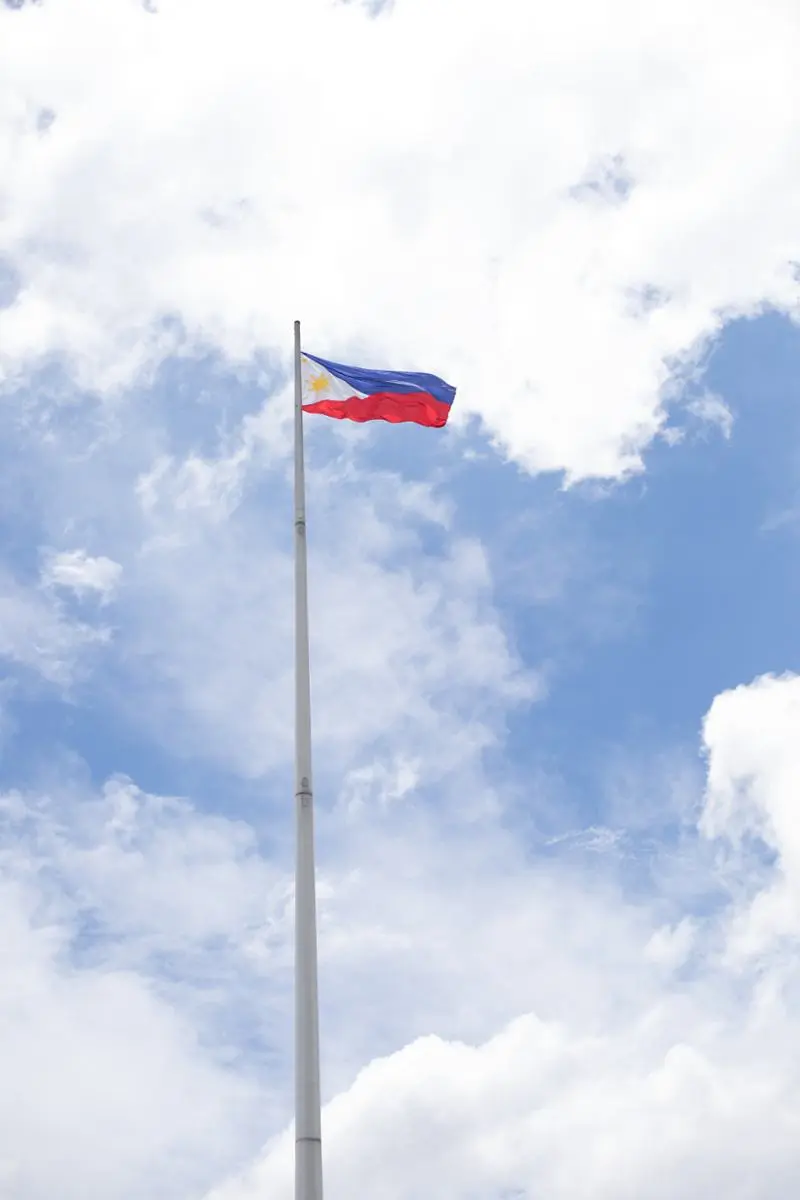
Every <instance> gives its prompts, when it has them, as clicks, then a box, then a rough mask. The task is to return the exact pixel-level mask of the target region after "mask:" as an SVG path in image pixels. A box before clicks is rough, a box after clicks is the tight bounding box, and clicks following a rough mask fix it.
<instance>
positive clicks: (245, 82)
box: [0, 0, 800, 477]
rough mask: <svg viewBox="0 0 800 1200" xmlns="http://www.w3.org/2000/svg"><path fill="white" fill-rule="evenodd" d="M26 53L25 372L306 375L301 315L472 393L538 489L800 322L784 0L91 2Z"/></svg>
mask: <svg viewBox="0 0 800 1200" xmlns="http://www.w3.org/2000/svg"><path fill="white" fill-rule="evenodd" d="M509 31H513V36H509ZM3 33H4V36H3V42H2V47H0V65H1V68H2V70H1V73H2V77H3V80H4V85H3V92H2V95H0V167H1V168H2V177H3V179H4V201H3V205H4V207H3V211H4V214H5V216H4V222H3V226H2V232H1V233H0V254H2V255H3V256H4V259H5V261H6V262H7V264H8V270H9V271H10V272H12V273H13V274H14V277H15V278H17V279H18V280H19V293H18V295H17V298H16V300H15V302H14V303H13V304H12V305H11V306H10V307H7V308H6V309H4V310H3V312H2V314H0V329H1V330H2V345H3V358H2V364H3V370H4V372H5V375H6V377H7V379H9V380H14V379H16V378H18V376H19V372H21V371H22V372H24V371H26V370H28V369H29V368H30V367H31V365H32V364H33V363H34V362H37V361H40V360H41V359H42V357H43V356H47V355H48V354H52V353H63V354H65V355H67V356H68V358H69V360H70V362H71V363H72V365H73V369H74V371H75V372H76V374H77V376H78V378H79V379H80V380H81V381H82V382H83V383H84V384H86V385H87V386H92V387H98V388H112V389H113V388H114V387H116V386H117V385H124V384H125V383H127V382H129V381H130V380H131V378H132V377H133V376H134V375H135V374H136V372H137V371H139V370H142V369H145V368H149V366H150V365H151V364H152V363H153V362H155V361H157V360H159V359H160V358H162V357H163V356H164V354H166V353H169V352H170V351H171V350H173V349H175V348H176V347H179V348H181V349H185V348H186V347H187V346H194V345H198V344H201V345H208V344H211V345H213V346H218V347H220V348H221V349H222V350H223V351H224V352H225V353H227V354H228V355H230V356H231V357H233V358H238V357H248V356H251V355H252V354H254V353H260V354H266V355H267V357H268V358H270V359H271V360H272V361H280V362H282V363H284V364H286V357H287V353H288V349H289V335H290V322H291V319H292V317H293V316H295V315H300V316H301V317H303V318H304V321H305V328H306V337H307V339H308V340H309V342H310V343H313V345H314V346H315V347H317V348H318V349H320V348H321V349H326V350H328V351H329V352H330V353H331V354H334V355H336V356H339V357H345V358H347V357H350V358H353V359H358V358H364V359H369V360H370V361H385V362H387V363H392V364H396V365H398V366H402V365H404V364H409V365H413V364H417V365H421V366H423V367H425V368H427V369H433V370H439V371H441V372H442V373H444V374H446V375H449V376H451V377H452V379H453V380H454V381H455V382H456V383H458V384H459V385H460V386H461V394H460V398H459V402H458V410H457V411H458V412H459V413H460V414H461V416H462V417H464V416H466V415H467V414H468V413H471V412H473V413H478V414H480V415H481V416H482V417H483V419H484V421H485V422H486V426H487V429H488V430H489V432H490V434H491V435H492V436H493V437H494V438H496V439H497V441H498V443H499V444H500V445H501V446H502V447H503V448H504V449H505V450H506V451H507V452H508V453H509V454H510V455H512V456H513V457H514V458H516V459H517V460H518V461H519V462H521V463H524V464H525V465H526V466H528V467H531V468H538V469H553V468H563V469H565V470H566V471H567V472H568V473H569V474H570V475H571V476H573V477H580V476H585V475H592V474H601V475H602V474H605V475H618V474H620V473H621V472H624V471H625V470H628V469H632V468H635V467H636V466H637V464H638V462H639V455H640V452H641V450H642V448H643V447H645V446H646V445H647V444H648V442H649V441H650V439H651V438H652V437H653V435H654V433H655V432H656V431H657V429H658V428H659V426H660V424H661V422H662V419H663V418H662V414H661V410H660V397H661V396H662V394H663V395H665V396H667V397H669V396H670V395H671V394H672V393H673V391H674V382H675V379H676V377H677V379H678V380H680V377H681V375H682V373H683V371H684V370H685V366H686V364H687V363H691V362H692V361H693V359H694V358H695V356H696V355H697V352H698V348H699V347H701V346H702V345H703V343H704V342H705V341H706V340H707V339H708V338H709V337H712V336H713V335H714V334H715V333H716V332H717V331H718V330H719V328H720V326H721V324H722V323H723V322H724V321H725V320H726V319H727V318H728V317H729V316H731V315H732V314H735V313H749V312H754V311H757V310H759V309H760V308H761V307H762V306H763V305H765V304H773V305H776V306H778V307H779V308H782V309H783V310H785V311H787V312H791V313H794V312H796V309H797V303H798V281H797V273H796V270H795V268H794V266H793V263H794V262H796V261H797V260H798V259H800V235H798V232H797V222H796V212H797V208H798V202H800V195H799V193H800V174H798V171H797V169H796V166H795V156H794V154H793V153H792V149H793V147H794V145H795V144H796V141H797V136H798V121H800V118H798V115H797V114H798V112H800V103H799V102H798V101H799V100H800V97H799V96H798V91H799V90H800V83H798V78H797V72H796V69H795V67H796V53H795V47H796V46H797V44H798V40H799V39H800V17H799V16H798V14H797V12H796V10H795V8H794V7H793V6H792V5H788V4H786V3H785V2H784V0H737V2H736V3H735V4H732V5H729V6H728V7H727V9H726V16H725V20H724V21H722V20H720V19H719V11H718V6H717V5H716V4H715V3H714V0H702V2H701V3H698V2H697V0H677V2H676V3H674V4H671V5H670V6H669V8H668V9H665V10H664V11H663V12H662V11H659V12H654V11H653V10H652V9H651V8H649V7H647V6H645V7H643V6H641V5H640V4H638V3H635V2H634V0H612V2H611V3H609V4H606V5H604V6H603V7H602V9H600V8H598V7H597V6H596V5H592V4H591V3H589V2H588V0H569V2H568V3H564V4H560V5H557V6H544V7H542V6H533V7H532V6H531V5H529V4H525V3H522V2H521V0H500V2H499V4H498V5H497V6H496V7H495V8H494V9H493V19H492V21H491V22H488V23H487V21H486V10H485V6H484V5H482V4H480V3H478V2H477V0H469V2H467V3H465V2H464V0H403V2H402V3H398V4H396V5H393V6H391V7H390V8H389V9H388V10H387V11H385V12H384V13H382V14H381V15H379V16H377V17H375V18H373V17H370V16H369V15H368V13H367V11H366V10H365V8H364V7H363V6H360V5H345V4H336V3H331V2H330V0H295V2H293V3H291V4H289V3H285V4H271V5H263V4H260V3H258V2H257V0H236V2H235V3H234V4H233V5H228V6H226V7H225V8H222V7H221V6H220V5H218V4H216V3H213V0H171V3H169V4H167V5H164V6H163V7H162V9H161V11H160V12H159V13H157V14H152V13H149V12H147V11H146V10H145V8H144V7H142V6H140V5H136V4H133V3H130V4H117V5H109V4H105V3H103V0H70V2H69V3H65V4H61V5H43V6H42V7H41V8H29V9H27V10H25V11H23V12H19V13H15V14H10V13H9V14H6V16H5V18H4V26H3ZM409 64H413V71H414V77H415V80H416V83H415V86H414V89H413V94H412V93H410V92H409V89H408V88H407V87H405V86H386V81H387V80H400V79H403V78H405V77H406V74H407V72H408V69H409ZM101 93H102V94H103V96H104V97H105V101H104V103H103V105H98V104H97V102H96V96H97V95H98V94H101ZM45 111H46V112H47V113H52V114H54V118H53V119H52V121H47V122H44V123H43V122H42V120H41V114H42V112H45ZM176 322H177V323H178V324H177V325H176ZM178 326H179V327H180V329H181V330H182V332H180V333H178V332H176V329H177V328H178ZM676 364H678V365H677V366H676ZM680 364H683V366H681V365H680Z"/></svg>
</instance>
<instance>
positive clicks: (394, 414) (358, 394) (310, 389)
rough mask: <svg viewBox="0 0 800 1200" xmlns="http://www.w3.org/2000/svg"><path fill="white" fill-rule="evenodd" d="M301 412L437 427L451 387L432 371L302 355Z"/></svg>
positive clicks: (442, 419) (444, 418)
mask: <svg viewBox="0 0 800 1200" xmlns="http://www.w3.org/2000/svg"><path fill="white" fill-rule="evenodd" d="M302 372H303V410H304V411H305V412H308V413H323V414H324V416H326V417H336V418H337V419H338V420H348V421H392V422H394V423H397V422H400V421H413V422H415V424H417V425H432V426H433V427H434V428H437V429H440V428H441V427H442V425H445V424H446V423H447V418H448V417H449V416H450V407H451V405H452V403H453V400H454V398H455V394H456V389H455V388H454V387H451V385H450V384H449V383H445V382H444V380H443V379H439V377H438V376H437V375H425V374H422V373H420V372H416V371H372V370H364V369H362V368H361V367H345V366H343V365H342V363H335V362H329V361H328V360H327V359H326V358H317V357H316V355H314V354H306V353H304V354H303V356H302Z"/></svg>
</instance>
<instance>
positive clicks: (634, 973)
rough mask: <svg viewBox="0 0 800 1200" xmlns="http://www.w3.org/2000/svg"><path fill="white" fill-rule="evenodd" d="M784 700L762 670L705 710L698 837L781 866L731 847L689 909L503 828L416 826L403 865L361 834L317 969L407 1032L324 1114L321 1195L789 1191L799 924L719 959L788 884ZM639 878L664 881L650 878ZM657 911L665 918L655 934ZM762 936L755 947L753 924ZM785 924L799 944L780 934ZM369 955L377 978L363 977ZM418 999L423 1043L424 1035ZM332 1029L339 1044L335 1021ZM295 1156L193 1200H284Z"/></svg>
mask: <svg viewBox="0 0 800 1200" xmlns="http://www.w3.org/2000/svg"><path fill="white" fill-rule="evenodd" d="M799 696H800V693H799V692H798V680H797V679H795V678H794V677H785V678H782V679H769V678H767V679H763V680H757V681H756V682H755V683H754V684H752V685H750V686H748V687H741V688H738V689H735V690H734V691H732V692H728V693H725V694H723V695H721V696H719V697H717V699H716V700H715V701H714V704H713V705H712V707H711V709H710V711H709V714H708V717H707V719H706V722H705V726H704V736H705V742H706V746H707V748H708V754H709V765H708V783H707V794H706V801H705V809H704V812H703V816H702V822H701V824H702V830H703V832H704V833H705V834H706V836H707V837H709V838H714V839H715V843H714V848H715V849H716V850H717V851H718V852H722V851H724V849H725V846H726V845H728V844H729V843H730V841H731V840H732V839H733V840H736V841H739V840H740V839H741V838H742V836H743V835H744V834H745V833H746V832H747V830H751V829H752V830H753V831H754V832H756V834H758V835H759V836H761V837H762V838H765V840H766V841H767V842H768V843H769V845H770V846H772V847H773V849H775V850H776V851H777V852H778V855H779V858H778V862H777V864H776V865H774V866H772V867H770V866H769V865H768V864H766V863H764V862H760V863H759V862H757V861H753V860H751V859H749V858H748V857H747V856H746V855H742V856H738V857H737V858H736V860H735V862H732V861H731V860H730V859H727V858H725V857H723V858H722V859H721V860H718V867H719V874H718V876H717V877H716V880H715V882H716V883H717V884H726V883H727V884H731V885H733V886H734V888H735V890H734V892H733V894H732V896H731V897H730V899H729V901H727V902H726V903H724V904H723V905H722V907H721V908H717V906H716V905H712V906H711V907H709V904H708V899H707V898H706V901H705V903H704V904H703V905H702V907H701V908H698V909H696V910H695V911H694V912H692V911H691V910H687V909H686V907H685V899H684V898H683V896H682V892H681V887H680V886H679V887H678V888H676V889H675V891H674V892H673V893H670V891H668V890H667V891H662V892H661V893H650V894H648V898H647V899H646V900H645V899H644V898H643V897H641V896H640V898H639V899H638V901H637V900H634V899H633V898H632V897H628V898H625V897H624V896H623V895H621V894H620V893H619V892H618V891H617V890H616V888H615V885H614V878H615V875H616V865H615V864H616V861H617V860H616V859H615V858H614V857H613V856H610V857H607V858H599V859H597V860H596V862H597V866H596V869H595V871H594V872H593V873H591V874H590V873H588V872H586V871H585V870H573V869H571V868H570V865H569V861H568V860H565V859H561V860H560V861H559V860H556V861H550V862H549V863H548V862H547V861H546V860H545V859H543V858H542V857H541V856H539V857H537V858H536V859H535V861H533V862H531V863H525V862H524V861H523V859H522V856H521V853H520V847H519V845H516V846H515V845H514V841H513V839H512V840H504V835H500V837H499V840H498V834H497V831H495V833H494V834H493V835H489V836H486V830H485V829H484V830H483V831H482V833H483V836H482V838H475V839H474V840H470V841H469V842H465V841H462V840H461V839H460V838H459V836H458V834H457V833H456V835H455V837H453V831H452V829H450V831H449V832H450V834H451V836H450V838H449V839H446V838H444V837H443V836H442V834H441V833H440V834H439V836H440V837H441V842H440V844H439V846H438V849H435V848H434V847H435V840H433V839H431V838H429V837H426V836H424V834H425V826H424V822H423V823H422V824H421V825H420V824H419V823H418V824H417V826H416V827H415V828H414V831H413V838H412V837H411V836H409V838H408V841H407V842H405V840H404V839H401V840H400V841H399V843H398V844H397V849H396V858H393V857H392V856H391V855H389V856H387V847H386V845H384V846H383V847H382V848H381V851H380V853H379V854H376V849H377V847H374V846H373V847H372V853H369V852H368V851H367V850H366V847H365V846H364V845H361V844H358V842H357V843H356V846H355V848H354V852H353V853H354V859H357V860H358V861H359V863H360V864H362V865H361V866H360V868H359V869H357V870H356V869H355V868H354V870H353V873H352V878H351V882H350V890H351V892H352V901H351V902H350V903H347V902H346V901H345V903H346V904H347V906H346V908H345V909H343V910H342V911H341V924H339V922H338V921H335V922H334V921H332V919H331V918H332V914H334V913H336V908H337V904H338V905H341V904H342V902H343V900H345V897H347V887H344V888H343V887H342V884H343V883H344V880H342V881H340V884H339V886H338V888H334V889H333V893H332V894H331V895H329V896H328V897H327V899H326V905H327V908H326V907H325V906H323V914H324V917H323V925H322V929H323V931H324V932H323V945H326V944H327V945H328V947H329V949H328V954H329V955H330V954H331V953H335V952H336V947H337V945H339V946H341V950H340V951H339V953H344V954H345V956H349V961H347V959H345V962H346V969H343V970H342V973H341V977H340V976H338V975H336V974H335V973H334V972H333V971H332V967H331V963H330V961H329V962H328V963H327V964H326V967H325V969H326V971H327V972H328V987H331V986H332V983H333V984H334V985H335V984H336V983H339V984H341V981H342V979H343V978H344V977H345V976H346V973H347V972H348V971H349V973H350V974H351V977H352V996H353V998H354V999H355V997H356V996H357V997H358V1004H357V1006H356V1005H355V1004H354V1005H353V1009H352V1011H353V1013H354V1014H355V1013H357V1016H355V1015H354V1016H353V1018H352V1021H351V1024H352V1025H355V1024H356V1023H361V1022H362V1021H363V1019H364V1014H365V1012H366V1013H369V1014H371V1013H372V1012H373V1011H374V1012H375V1013H376V1014H377V1013H380V1015H381V1023H382V1024H383V1025H384V1026H385V1025H386V1022H387V1020H390V1019H391V1018H392V1017H394V1019H395V1020H398V1019H399V1020H400V1022H401V1023H402V1022H403V1021H406V1022H407V1024H406V1031H407V1034H406V1036H408V1034H409V1033H410V1034H411V1040H409V1043H408V1044H407V1045H406V1046H405V1047H404V1048H403V1049H402V1050H399V1051H397V1052H396V1053H394V1054H389V1055H387V1056H386V1057H382V1058H376V1059H374V1060H373V1061H372V1062H371V1063H370V1064H369V1065H368V1066H367V1067H365V1068H364V1069H363V1070H362V1071H361V1072H360V1073H359V1075H358V1076H357V1078H356V1079H355V1080H354V1081H353V1082H352V1083H351V1084H350V1085H349V1086H344V1087H342V1088H341V1089H340V1090H339V1094H338V1095H337V1096H336V1097H335V1098H334V1099H332V1100H331V1101H330V1103H329V1104H328V1106H327V1107H326V1110H325V1117H324V1122H323V1131H324V1138H325V1162H326V1186H327V1194H328V1195H329V1196H331V1198H332V1200H340V1198H342V1200H343V1198H344V1197H345V1196H348V1195H352V1194H353V1193H354V1192H355V1191H366V1192H368V1193H369V1194H370V1195H371V1196H372V1195H374V1196H379V1197H381V1198H382V1200H416V1198H417V1197H419V1196H420V1195H422V1194H423V1193H428V1192H435V1194H436V1195H437V1196H443V1197H447V1198H448V1200H474V1198H476V1197H492V1198H494V1197H499V1196H503V1197H515V1198H518V1200H528V1198H531V1200H532V1197H534V1196H539V1195H546V1196H548V1197H550V1198H552V1200H590V1198H592V1200H604V1198H606V1197H607V1198H608V1200H612V1198H614V1200H618V1198H620V1197H622V1198H623V1200H669V1198H671V1197H674V1196H676V1195H680V1196H682V1197H686V1198H687V1200H701V1198H702V1197H705V1196H707V1195H709V1194H710V1193H713V1194H715V1195H716V1194H720V1195H722V1194H725V1195H732V1196H736V1197H737V1200H782V1198H783V1197H784V1196H785V1195H787V1194H789V1193H790V1192H791V1189H792V1187H793V1186H794V1182H793V1181H794V1180H795V1179H796V1178H797V1172H798V1169H800V1152H799V1151H798V1147H797V1138H796V1128H797V1122H798V1120H800V1088H798V1083H797V1079H796V1072H795V1071H794V1068H793V1065H792V1064H793V1062H794V1060H795V1057H796V1055H797V1053H798V1052H800V1024H798V1021H797V1015H796V996H797V994H798V988H800V971H798V966H797V956H796V936H797V933H798V925H797V918H796V913H795V916H794V918H793V920H794V924H793V926H792V927H791V932H792V934H793V938H792V941H791V942H790V943H788V944H785V943H784V945H783V948H782V949H781V947H780V944H778V945H776V944H774V943H773V944H772V953H771V955H770V957H769V958H768V959H764V958H763V957H762V958H761V960H760V961H758V962H756V963H755V964H752V965H748V963H747V960H746V959H743V958H742V956H741V954H740V953H739V954H736V955H734V956H731V954H730V953H729V952H727V950H729V949H730V946H731V935H733V945H734V948H736V946H737V943H738V942H740V941H741V930H742V917H744V919H745V926H744V927H745V928H747V929H748V930H749V931H750V932H751V933H752V929H753V913H754V912H756V913H758V907H759V904H760V903H763V902H764V901H765V900H766V908H767V912H768V913H769V914H770V915H771V917H772V918H773V920H774V917H775V915H776V908H777V907H778V906H776V904H775V903H774V901H775V894H776V891H778V892H779V893H781V894H784V895H785V892H786V889H787V887H790V886H792V887H793V886H794V882H796V881H794V876H795V874H796V870H795V867H796V864H795V862H794V857H795V856H794V849H793V848H794V846H795V844H796V841H797V838H796V835H795V833H794V832H793V818H792V814H793V811H794V797H795V796H796V794H797V782H798V779H800V759H798V750H797V738H796V730H797V715H798V714H797V707H798V704H800V699H798V697H799ZM795 824H796V822H795ZM408 832H409V835H410V834H411V827H410V825H409V830H408ZM421 832H422V833H423V836H422V837H420V833H421ZM676 852H677V853H679V854H680V855H681V856H682V857H683V858H684V859H685V862H684V868H683V870H684V872H686V873H689V874H692V873H694V872H696V871H697V869H698V867H699V866H700V864H701V863H702V862H704V861H705V869H706V883H705V887H706V890H708V887H709V884H710V883H711V882H712V880H714V879H715V877H714V874H713V863H712V861H709V860H708V859H705V858H704V856H705V847H704V843H703V841H702V840H701V841H689V842H688V843H686V844H684V845H683V846H682V847H677V848H675V847H673V849H670V848H669V847H668V846H665V847H664V848H663V850H662V851H661V855H663V856H664V858H665V859H666V860H669V859H670V858H671V857H673V856H674V855H675V853H676ZM372 863H376V864H377V865H376V866H375V867H374V868H372V867H371V866H370V864H372ZM400 864H404V865H403V866H400ZM575 866H577V864H575ZM673 877H674V871H673ZM654 878H661V880H662V884H663V882H664V879H666V878H667V876H664V875H662V874H661V872H660V870H659V869H658V867H656V870H655V874H654ZM367 897H369V900H368V901H367ZM754 897H755V903H753V898H754ZM670 907H672V909H673V912H674V915H675V917H677V920H674V919H673V920H669V921H668V922H667V923H666V924H665V923H664V922H663V913H664V912H665V911H667V910H668V909H669V908H670ZM682 907H683V911H681V910H682ZM660 913H661V914H662V916H659V914H660ZM784 915H785V912H784ZM326 918H327V924H326V923H325V919H326ZM417 922H418V925H417ZM757 927H758V930H759V933H760V934H762V935H763V933H764V921H763V920H760V924H758V926H757ZM337 931H340V932H339V936H338V937H337ZM775 931H776V930H775V928H774V926H773V928H772V930H771V932H772V933H774V932H775ZM777 931H778V932H780V933H782V934H786V933H788V932H790V930H789V928H788V927H787V925H786V924H785V923H779V924H778V930H777ZM361 939H366V941H367V945H368V950H367V951H362V949H361V947H360V945H359V942H360V940H361ZM764 944H765V943H764V941H763V938H762V941H761V942H760V948H761V949H763V948H764ZM726 948H727V950H726ZM749 948H750V949H751V950H752V949H753V946H752V944H751V945H750V947H749ZM362 955H363V957H362ZM370 957H371V958H372V960H373V961H375V962H377V963H379V964H380V965H379V966H378V967H376V971H375V977H374V978H372V977H367V978H366V979H365V977H364V975H363V974H362V972H363V965H364V963H365V962H366V961H368V958H370ZM381 960H382V961H381ZM323 961H324V960H323ZM337 999H338V1000H339V1004H340V1005H341V997H338V998H337ZM372 1005H374V1009H373V1007H372ZM416 1006H419V1007H420V1009H422V1010H423V1011H424V1013H425V1015H424V1017H423V1019H422V1024H424V1026H425V1030H426V1033H427V1036H422V1037H419V1036H415V1033H414V1030H413V1024H414V1016H413V1014H414V1012H415V1007H416ZM337 1011H339V1012H342V1011H344V1005H341V1007H340V1008H338V1009H337ZM514 1013H517V1014H522V1015H517V1016H510V1014H514ZM370 1025H371V1028H373V1029H376V1028H380V1027H381V1025H380V1023H379V1022H378V1020H377V1019H376V1018H372V1019H371V1021H370ZM327 1033H328V1036H329V1037H330V1039H331V1043H332V1044H338V1043H339V1038H340V1037H341V1031H340V1029H339V1027H338V1025H336V1024H334V1026H333V1028H330V1027H329V1028H328V1030H327ZM432 1034H434V1035H435V1036H431V1035H432ZM395 1036H396V1034H395ZM329 1070H330V1067H329ZM291 1163H292V1145H291V1138H290V1137H289V1136H288V1135H285V1136H280V1137H277V1138H276V1139H274V1140H273V1141H272V1142H270V1143H269V1144H268V1146H267V1147H266V1149H265V1153H264V1155H263V1157H262V1159H261V1161H260V1162H259V1163H258V1164H257V1165H256V1166H255V1167H253V1168H252V1169H251V1170H250V1171H249V1172H246V1173H245V1174H244V1175H242V1176H240V1177H238V1178H236V1179H234V1180H232V1181H230V1182H229V1183H228V1184H227V1185H223V1186H220V1187H219V1188H216V1189H212V1190H211V1191H210V1192H209V1193H208V1197H207V1200H255V1197H257V1196H261V1195H269V1196H273V1197H275V1200H284V1198H285V1197H287V1198H288V1197H289V1196H291V1194H292V1183H291V1179H292V1173H291Z"/></svg>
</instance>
